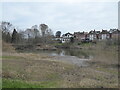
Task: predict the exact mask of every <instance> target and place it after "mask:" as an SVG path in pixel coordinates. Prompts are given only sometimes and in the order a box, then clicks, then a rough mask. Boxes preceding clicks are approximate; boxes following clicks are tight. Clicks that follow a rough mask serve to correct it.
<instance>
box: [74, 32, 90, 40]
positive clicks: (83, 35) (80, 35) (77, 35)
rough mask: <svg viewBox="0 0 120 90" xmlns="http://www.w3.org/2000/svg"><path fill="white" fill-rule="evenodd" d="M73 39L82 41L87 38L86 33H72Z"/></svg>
mask: <svg viewBox="0 0 120 90" xmlns="http://www.w3.org/2000/svg"><path fill="white" fill-rule="evenodd" d="M74 38H75V40H77V41H81V40H82V39H86V38H88V33H87V32H74Z"/></svg>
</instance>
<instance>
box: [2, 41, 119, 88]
mask: <svg viewBox="0 0 120 90" xmlns="http://www.w3.org/2000/svg"><path fill="white" fill-rule="evenodd" d="M103 44H104V43H100V44H94V46H91V44H85V45H83V47H88V48H90V47H92V48H91V49H82V51H78V52H76V53H79V54H81V55H93V56H94V57H92V58H91V60H90V61H86V62H85V63H87V64H88V66H87V67H78V66H76V65H73V64H70V63H67V62H64V61H58V60H57V58H56V57H55V56H49V55H47V54H42V53H34V52H33V53H17V52H5V51H4V52H3V56H2V57H0V58H2V62H3V67H2V69H3V74H2V76H3V88H117V87H118V58H117V56H118V54H117V52H116V47H115V48H110V47H114V46H110V47H107V48H105V49H104V48H103V47H102V46H101V45H103ZM12 48H13V47H12ZM5 49H7V48H5ZM10 50H11V49H10Z"/></svg>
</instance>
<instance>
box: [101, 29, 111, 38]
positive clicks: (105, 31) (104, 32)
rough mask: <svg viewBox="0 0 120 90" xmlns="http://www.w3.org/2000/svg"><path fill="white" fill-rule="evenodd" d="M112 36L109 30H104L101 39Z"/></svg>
mask: <svg viewBox="0 0 120 90" xmlns="http://www.w3.org/2000/svg"><path fill="white" fill-rule="evenodd" d="M109 38H110V33H109V32H108V31H107V30H103V29H102V32H101V39H102V40H106V39H109Z"/></svg>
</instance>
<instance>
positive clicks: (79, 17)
mask: <svg viewBox="0 0 120 90" xmlns="http://www.w3.org/2000/svg"><path fill="white" fill-rule="evenodd" d="M1 5H2V14H0V16H1V17H2V18H0V21H9V22H11V23H12V24H13V25H15V26H16V27H18V28H20V29H26V28H31V27H32V26H33V25H38V26H39V25H40V24H41V23H44V24H47V25H48V26H49V28H51V29H52V30H53V32H54V33H55V32H56V31H61V32H62V33H67V32H71V33H73V32H78V31H80V32H82V31H90V30H94V29H95V30H102V29H108V30H109V29H111V28H118V3H117V2H0V6H1Z"/></svg>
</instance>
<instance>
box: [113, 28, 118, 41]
mask: <svg viewBox="0 0 120 90" xmlns="http://www.w3.org/2000/svg"><path fill="white" fill-rule="evenodd" d="M118 38H120V30H118V29H116V30H114V31H113V32H112V39H118Z"/></svg>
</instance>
